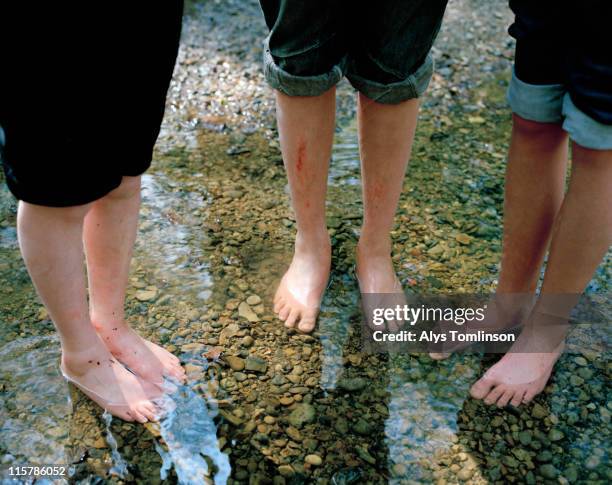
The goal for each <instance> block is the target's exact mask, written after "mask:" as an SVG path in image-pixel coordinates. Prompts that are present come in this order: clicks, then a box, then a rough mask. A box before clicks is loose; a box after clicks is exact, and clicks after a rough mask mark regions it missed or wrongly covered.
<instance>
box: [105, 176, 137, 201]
mask: <svg viewBox="0 0 612 485" xmlns="http://www.w3.org/2000/svg"><path fill="white" fill-rule="evenodd" d="M139 194H140V176H138V177H123V179H122V180H121V185H119V187H117V188H116V189H114V190H112V191H110V192H109V193H108V194H107V195H106V196H105V198H109V199H131V198H133V197H136V196H138V195H139Z"/></svg>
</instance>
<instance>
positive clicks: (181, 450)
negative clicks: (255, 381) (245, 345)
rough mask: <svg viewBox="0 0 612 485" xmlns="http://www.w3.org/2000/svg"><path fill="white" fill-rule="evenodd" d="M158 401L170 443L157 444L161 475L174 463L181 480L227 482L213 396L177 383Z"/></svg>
mask: <svg viewBox="0 0 612 485" xmlns="http://www.w3.org/2000/svg"><path fill="white" fill-rule="evenodd" d="M199 365H201V366H202V367H203V368H204V369H205V368H206V366H207V364H205V363H200V364H199ZM158 404H159V405H160V406H161V407H162V409H163V410H164V411H165V412H164V413H163V417H162V419H161V420H160V422H159V425H160V434H161V437H162V438H163V440H164V442H165V443H166V446H167V450H164V449H163V448H162V447H161V446H160V445H159V444H156V447H155V449H156V450H157V452H158V453H159V455H160V456H161V458H162V467H161V470H160V477H161V479H162V480H165V479H166V478H167V475H168V472H169V470H170V469H171V468H172V467H174V470H175V472H176V475H177V477H178V481H179V483H181V484H185V485H190V484H201V483H203V482H204V483H215V485H224V484H225V483H227V479H228V478H229V475H230V471H231V467H230V463H229V458H228V456H227V455H226V454H225V453H222V452H221V449H220V447H219V444H218V442H217V427H216V425H215V423H214V421H213V419H214V417H215V416H216V415H217V405H216V402H215V400H214V399H213V398H212V396H210V395H208V394H206V395H205V396H203V397H202V396H201V395H200V394H197V393H196V392H195V391H194V390H193V389H191V387H189V386H188V385H176V391H175V392H174V393H173V394H172V395H171V396H166V397H165V399H164V400H163V401H162V402H160V403H158ZM211 477H212V478H211Z"/></svg>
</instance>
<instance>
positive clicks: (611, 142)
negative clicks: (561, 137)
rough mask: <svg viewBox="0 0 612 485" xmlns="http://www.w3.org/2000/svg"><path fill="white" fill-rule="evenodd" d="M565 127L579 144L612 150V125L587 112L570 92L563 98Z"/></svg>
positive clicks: (595, 148)
mask: <svg viewBox="0 0 612 485" xmlns="http://www.w3.org/2000/svg"><path fill="white" fill-rule="evenodd" d="M563 116H564V117H565V121H564V122H563V129H564V130H565V131H566V132H567V133H568V134H569V137H570V138H571V139H572V140H573V141H574V142H576V143H577V144H578V145H580V146H583V147H585V148H590V149H591V150H612V125H604V124H603V123H600V122H599V121H596V120H594V119H593V118H591V117H590V116H589V115H587V114H585V113H584V112H583V111H581V110H580V109H579V108H577V107H576V105H575V104H574V103H573V101H572V98H571V96H570V95H569V93H566V94H565V97H564V98H563Z"/></svg>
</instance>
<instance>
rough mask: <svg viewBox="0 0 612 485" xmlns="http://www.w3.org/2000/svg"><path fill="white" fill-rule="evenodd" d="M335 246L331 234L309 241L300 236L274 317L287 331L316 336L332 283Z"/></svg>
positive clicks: (276, 296)
mask: <svg viewBox="0 0 612 485" xmlns="http://www.w3.org/2000/svg"><path fill="white" fill-rule="evenodd" d="M330 266H331V245H330V242H329V236H328V235H327V233H325V235H321V236H320V237H318V238H313V239H312V240H310V239H309V240H308V241H307V240H305V238H303V237H302V236H301V235H300V234H299V233H298V235H297V237H296V240H295V253H294V255H293V260H292V261H291V265H290V266H289V269H288V270H287V272H286V273H285V275H284V276H283V278H282V279H281V281H280V284H279V286H278V289H277V290H276V295H275V296H274V313H276V314H277V315H278V318H279V319H280V320H282V321H283V322H285V327H287V328H297V329H298V330H300V331H301V332H304V333H308V332H312V331H313V330H314V328H315V324H316V321H317V316H318V314H319V307H320V305H321V299H322V298H323V293H324V292H325V288H326V287H327V282H328V280H329V272H330Z"/></svg>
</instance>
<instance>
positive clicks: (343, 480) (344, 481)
mask: <svg viewBox="0 0 612 485" xmlns="http://www.w3.org/2000/svg"><path fill="white" fill-rule="evenodd" d="M362 476H363V472H362V471H361V470H360V469H359V468H346V469H344V470H338V471H337V472H336V473H334V475H333V476H332V481H331V482H332V483H333V484H337V485H352V484H353V483H358V482H359V481H360V480H361V477H362Z"/></svg>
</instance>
